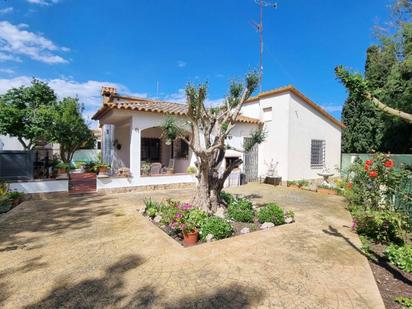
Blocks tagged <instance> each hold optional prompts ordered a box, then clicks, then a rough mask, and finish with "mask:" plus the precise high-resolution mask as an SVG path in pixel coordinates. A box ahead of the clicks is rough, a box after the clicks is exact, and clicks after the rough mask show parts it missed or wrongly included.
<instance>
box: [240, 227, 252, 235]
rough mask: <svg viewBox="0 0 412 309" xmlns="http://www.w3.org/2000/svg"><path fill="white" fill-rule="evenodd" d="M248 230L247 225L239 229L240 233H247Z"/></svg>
mask: <svg viewBox="0 0 412 309" xmlns="http://www.w3.org/2000/svg"><path fill="white" fill-rule="evenodd" d="M249 232H250V229H249V228H248V227H244V228H243V229H241V230H240V234H247V233H249Z"/></svg>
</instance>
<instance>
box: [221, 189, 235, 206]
mask: <svg viewBox="0 0 412 309" xmlns="http://www.w3.org/2000/svg"><path fill="white" fill-rule="evenodd" d="M220 199H221V200H222V201H223V202H225V204H226V205H229V204H230V203H232V202H233V201H234V200H235V199H236V198H235V197H234V196H233V195H232V194H230V193H228V192H225V191H221V192H220Z"/></svg>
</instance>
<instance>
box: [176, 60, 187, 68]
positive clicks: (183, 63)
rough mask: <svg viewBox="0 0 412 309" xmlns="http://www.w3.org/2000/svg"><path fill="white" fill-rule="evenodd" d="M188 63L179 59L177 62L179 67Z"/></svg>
mask: <svg viewBox="0 0 412 309" xmlns="http://www.w3.org/2000/svg"><path fill="white" fill-rule="evenodd" d="M186 65H187V63H186V62H184V61H183V60H179V61H178V62H177V66H178V67H179V68H184V67H185V66H186Z"/></svg>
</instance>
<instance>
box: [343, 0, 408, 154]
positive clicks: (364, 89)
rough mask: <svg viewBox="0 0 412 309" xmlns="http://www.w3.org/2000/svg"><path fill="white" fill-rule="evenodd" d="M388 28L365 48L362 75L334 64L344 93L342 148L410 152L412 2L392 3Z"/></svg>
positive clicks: (354, 150) (347, 150)
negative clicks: (373, 43)
mask: <svg viewBox="0 0 412 309" xmlns="http://www.w3.org/2000/svg"><path fill="white" fill-rule="evenodd" d="M392 13H393V14H392V16H393V17H392V21H393V22H392V28H391V29H387V32H381V33H379V35H378V38H379V43H378V44H375V45H372V46H370V47H369V48H368V50H367V52H366V63H365V74H364V75H362V74H359V73H354V72H351V71H350V70H347V69H344V68H343V67H341V66H340V67H337V68H336V74H337V77H338V78H339V79H340V80H341V81H342V83H343V84H344V85H345V87H346V88H347V90H348V92H349V95H348V99H347V100H346V102H345V105H344V107H343V112H342V121H343V123H344V124H345V126H346V129H344V131H343V135H342V148H343V151H345V152H369V151H372V150H376V151H385V152H392V153H411V152H412V130H411V124H412V115H411V113H412V79H411V78H412V20H411V17H412V15H411V13H412V2H411V1H410V0H400V1H396V2H395V3H394V5H393V7H392Z"/></svg>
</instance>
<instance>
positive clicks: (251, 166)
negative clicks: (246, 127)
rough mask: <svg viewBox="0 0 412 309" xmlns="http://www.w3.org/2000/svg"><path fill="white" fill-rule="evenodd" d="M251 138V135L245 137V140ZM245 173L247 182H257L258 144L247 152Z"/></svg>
mask: <svg viewBox="0 0 412 309" xmlns="http://www.w3.org/2000/svg"><path fill="white" fill-rule="evenodd" d="M248 139H250V137H245V142H246V141H247V140H248ZM245 174H246V182H256V181H258V145H255V146H253V148H252V149H251V150H250V151H248V152H245Z"/></svg>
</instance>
